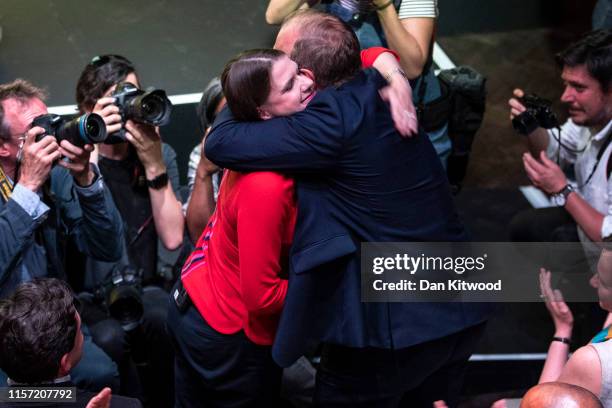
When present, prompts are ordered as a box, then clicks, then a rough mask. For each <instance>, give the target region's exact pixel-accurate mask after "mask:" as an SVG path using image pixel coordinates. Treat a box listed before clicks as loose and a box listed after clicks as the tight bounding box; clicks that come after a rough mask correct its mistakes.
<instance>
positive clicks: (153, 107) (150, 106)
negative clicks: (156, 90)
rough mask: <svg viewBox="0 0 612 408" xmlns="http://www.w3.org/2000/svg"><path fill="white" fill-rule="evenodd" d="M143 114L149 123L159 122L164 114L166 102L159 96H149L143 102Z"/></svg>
mask: <svg viewBox="0 0 612 408" xmlns="http://www.w3.org/2000/svg"><path fill="white" fill-rule="evenodd" d="M142 113H143V116H144V117H145V120H146V121H147V122H151V123H155V122H157V121H159V120H160V119H161V117H162V116H163V113H164V101H163V100H162V99H160V98H159V97H158V96H157V95H148V96H147V97H145V98H143V100H142Z"/></svg>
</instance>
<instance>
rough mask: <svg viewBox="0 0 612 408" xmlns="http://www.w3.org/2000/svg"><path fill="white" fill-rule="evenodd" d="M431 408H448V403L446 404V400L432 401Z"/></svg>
mask: <svg viewBox="0 0 612 408" xmlns="http://www.w3.org/2000/svg"><path fill="white" fill-rule="evenodd" d="M433 408H448V405H446V401H443V400H438V401H434V403H433Z"/></svg>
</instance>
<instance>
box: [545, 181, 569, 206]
mask: <svg viewBox="0 0 612 408" xmlns="http://www.w3.org/2000/svg"><path fill="white" fill-rule="evenodd" d="M572 191H574V187H572V186H571V185H570V184H566V185H565V187H563V188H562V189H561V191H559V192H558V193H556V194H553V195H552V197H551V198H550V199H551V201H552V202H553V204H554V205H556V206H557V207H565V203H566V202H567V196H568V195H570V193H571V192H572Z"/></svg>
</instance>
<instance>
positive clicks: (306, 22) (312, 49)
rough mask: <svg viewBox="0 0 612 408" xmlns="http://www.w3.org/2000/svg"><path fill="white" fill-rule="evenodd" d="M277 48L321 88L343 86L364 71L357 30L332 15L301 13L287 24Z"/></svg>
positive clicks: (293, 16) (296, 13)
mask: <svg viewBox="0 0 612 408" xmlns="http://www.w3.org/2000/svg"><path fill="white" fill-rule="evenodd" d="M274 48H276V49H278V50H281V51H283V52H285V53H287V54H289V55H290V56H291V59H293V60H294V61H295V62H296V63H297V64H298V66H299V67H300V68H305V69H309V70H311V71H312V72H313V73H314V78H315V83H316V84H317V86H318V87H319V88H325V87H327V86H330V85H339V84H341V83H343V82H345V81H347V80H349V79H351V78H352V77H353V76H355V75H356V74H357V73H358V72H359V70H360V69H361V57H360V54H359V53H360V49H359V41H358V40H357V37H356V36H355V33H354V32H353V30H352V29H351V28H350V27H349V26H348V25H346V24H345V23H344V22H343V21H341V20H340V19H338V18H337V17H335V16H332V15H331V14H327V13H323V12H320V11H318V10H314V9H307V10H298V11H297V12H295V13H293V14H291V15H290V16H289V17H287V19H286V20H285V22H284V23H283V25H282V27H281V29H280V31H279V33H278V36H277V37H276V42H275V44H274Z"/></svg>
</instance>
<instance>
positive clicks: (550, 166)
mask: <svg viewBox="0 0 612 408" xmlns="http://www.w3.org/2000/svg"><path fill="white" fill-rule="evenodd" d="M523 165H524V167H525V171H526V172H527V177H529V179H530V180H531V182H532V183H533V185H534V186H536V187H538V188H540V189H542V190H543V191H545V192H546V193H548V194H555V193H558V192H559V191H561V190H563V187H565V186H566V184H567V178H566V177H565V174H564V173H563V170H561V168H560V167H559V166H558V165H557V163H555V162H553V161H552V160H550V159H549V158H548V157H547V156H546V153H545V152H544V151H543V150H542V151H541V152H540V160H539V161H538V160H536V159H534V158H533V156H532V155H531V154H530V153H524V154H523Z"/></svg>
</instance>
